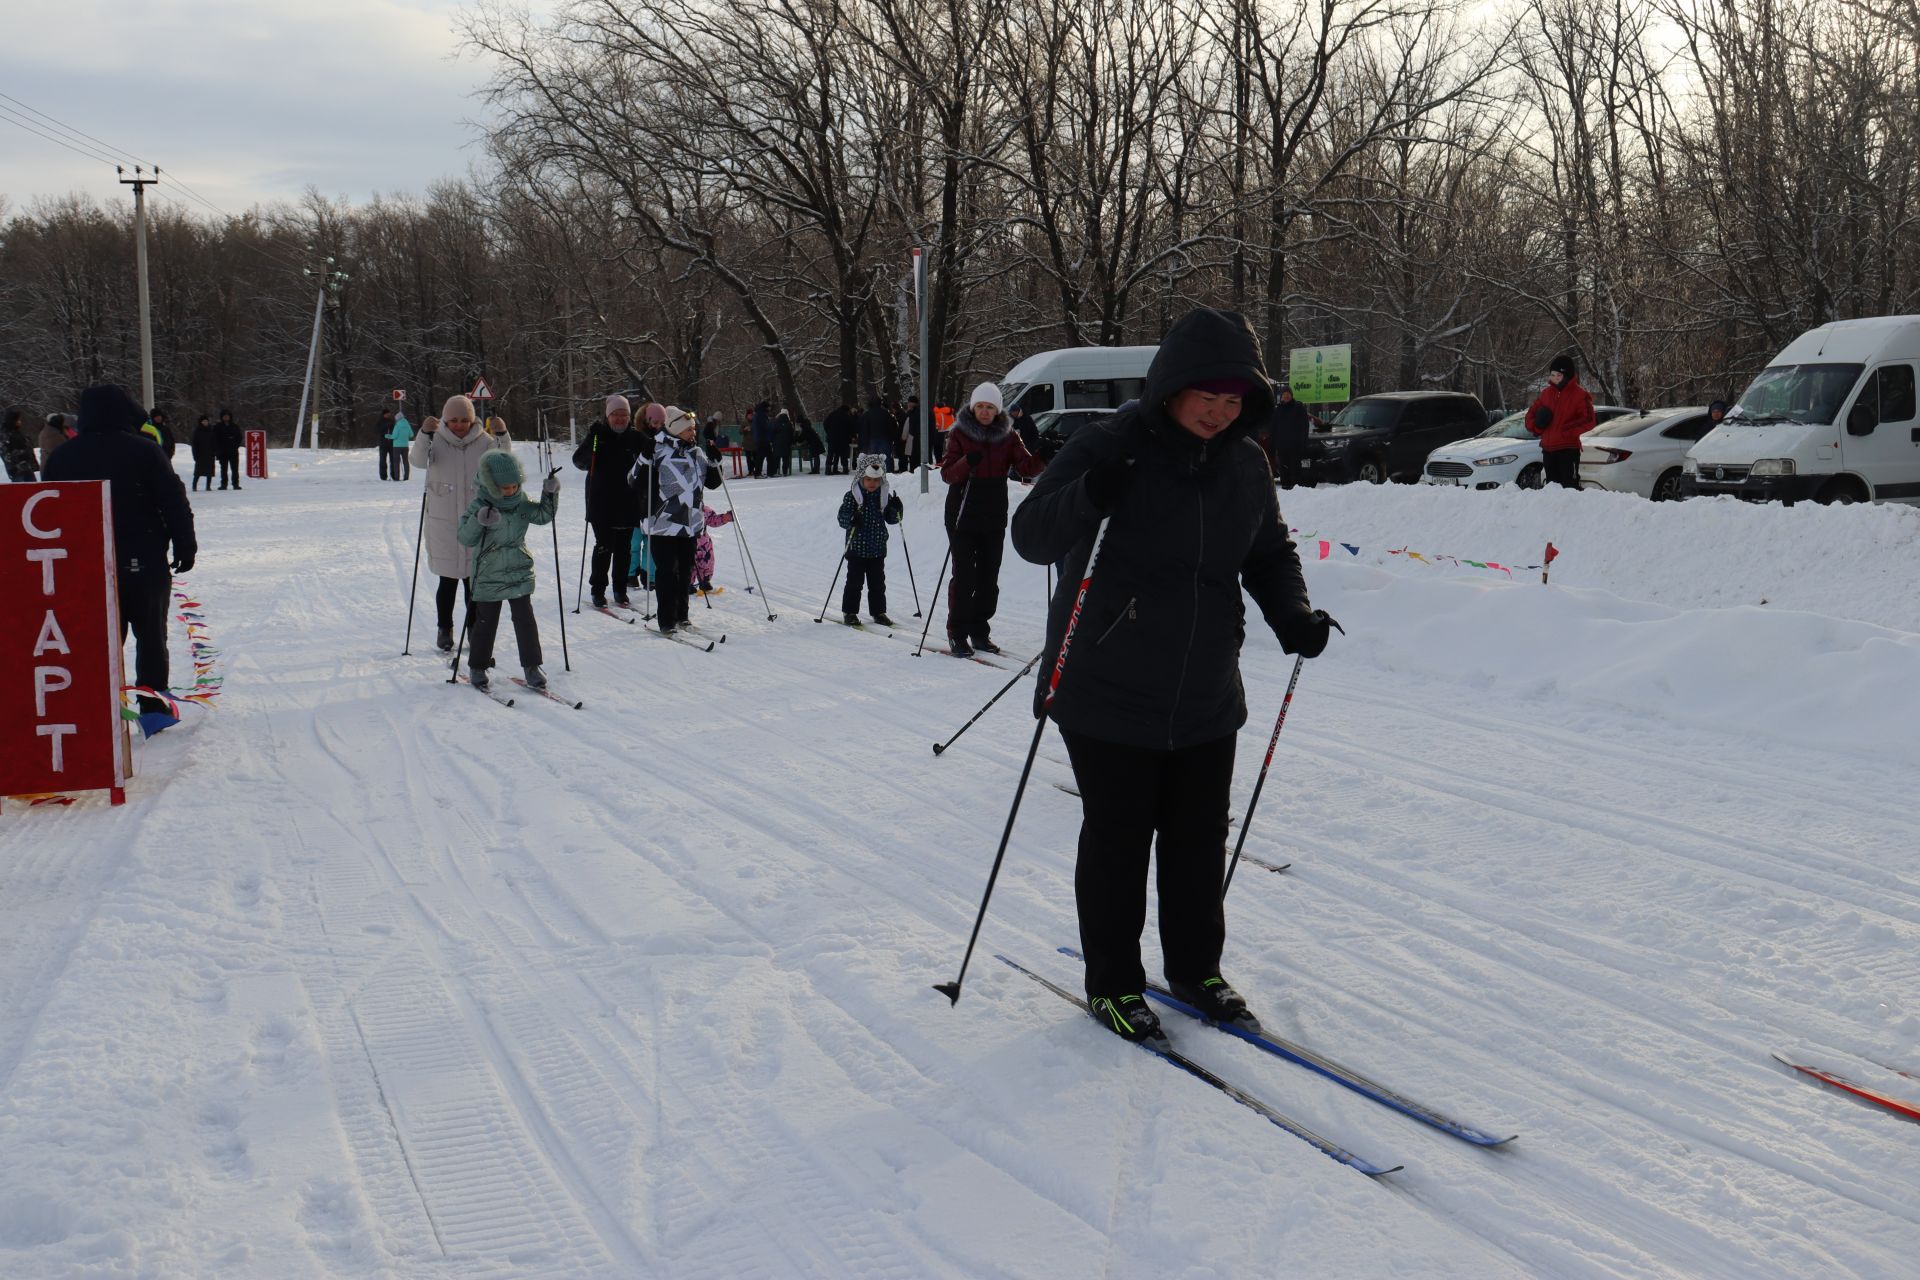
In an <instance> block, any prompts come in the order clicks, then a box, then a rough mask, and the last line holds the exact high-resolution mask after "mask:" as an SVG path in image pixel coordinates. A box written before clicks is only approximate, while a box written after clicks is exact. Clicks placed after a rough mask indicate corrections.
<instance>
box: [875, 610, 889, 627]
mask: <svg viewBox="0 0 1920 1280" xmlns="http://www.w3.org/2000/svg"><path fill="white" fill-rule="evenodd" d="M873 620H874V621H875V622H877V623H879V624H880V625H881V626H883V627H890V626H892V625H893V619H892V618H889V617H888V616H887V615H886V614H884V613H876V614H874V615H873Z"/></svg>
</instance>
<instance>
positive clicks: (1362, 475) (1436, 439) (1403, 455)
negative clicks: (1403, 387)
mask: <svg viewBox="0 0 1920 1280" xmlns="http://www.w3.org/2000/svg"><path fill="white" fill-rule="evenodd" d="M1486 425H1487V411H1486V410H1485V409H1483V408H1481V407H1480V401H1479V400H1477V399H1476V398H1474V397H1473V396H1470V395H1467V394H1465V393H1463V392H1459V391H1385V392H1381V393H1380V394H1378V395H1371V396H1361V397H1360V398H1359V399H1358V400H1355V401H1353V402H1352V403H1351V404H1349V405H1347V407H1346V408H1344V409H1342V410H1341V411H1340V412H1339V413H1338V414H1336V415H1334V419H1333V421H1332V422H1330V423H1328V424H1327V427H1326V429H1325V430H1324V431H1315V432H1314V433H1313V434H1312V435H1311V436H1310V437H1308V439H1307V452H1306V456H1305V457H1304V458H1303V459H1302V460H1301V462H1300V469H1301V474H1300V478H1301V479H1302V480H1304V481H1307V482H1308V483H1310V484H1319V483H1322V482H1327V483H1333V484H1344V483H1346V482H1347V481H1349V480H1365V481H1367V482H1368V483H1370V484H1380V483H1381V482H1382V481H1385V480H1389V479H1392V480H1403V481H1407V482H1409V483H1411V482H1413V481H1415V480H1418V479H1419V478H1420V468H1421V467H1423V466H1425V465H1426V462H1427V455H1428V454H1429V453H1431V452H1433V451H1434V450H1435V449H1437V448H1438V447H1440V446H1441V445H1443V444H1447V443H1448V442H1450V441H1453V440H1458V439H1460V438H1461V437H1463V436H1474V435H1479V434H1480V432H1481V431H1483V430H1485V429H1486Z"/></svg>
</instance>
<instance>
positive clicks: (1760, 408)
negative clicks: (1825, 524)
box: [1682, 316, 1920, 503]
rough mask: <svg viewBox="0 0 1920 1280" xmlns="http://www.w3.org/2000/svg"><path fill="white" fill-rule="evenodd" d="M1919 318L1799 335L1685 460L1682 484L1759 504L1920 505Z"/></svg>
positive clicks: (1853, 323)
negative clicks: (1775, 501) (1808, 500)
mask: <svg viewBox="0 0 1920 1280" xmlns="http://www.w3.org/2000/svg"><path fill="white" fill-rule="evenodd" d="M1916 366H1920V316H1875V317H1873V318H1872V319H1868V320H1839V321H1835V322H1834V323H1832V324H1823V325H1821V326H1820V327H1819V328H1817V329H1809V330H1808V331H1807V332H1806V333H1803V334H1801V335H1800V336H1799V337H1797V338H1795V339H1794V340H1793V341H1792V342H1790V343H1788V344H1787V345H1786V348H1785V349H1784V350H1782V351H1781V352H1780V354H1779V355H1777V356H1775V357H1774V358H1773V361H1772V363H1770V364H1769V365H1768V366H1767V367H1766V368H1764V369H1762V370H1761V371H1760V373H1759V375H1758V376H1757V377H1755V378H1754V380H1753V383H1752V385H1750V386H1749V387H1748V388H1747V389H1746V391H1745V392H1744V393H1743V394H1742V395H1741V397H1740V401H1739V403H1737V404H1735V405H1734V406H1733V408H1732V409H1729V410H1728V411H1727V416H1726V418H1725V419H1723V420H1722V421H1721V423H1720V425H1719V426H1718V427H1716V428H1714V430H1712V431H1710V432H1708V433H1707V434H1706V436H1705V437H1704V438H1702V439H1701V441H1700V443H1699V444H1696V445H1694V446H1693V448H1692V449H1691V450H1690V451H1689V452H1688V454H1687V470H1686V478H1685V480H1684V481H1683V482H1682V487H1683V488H1685V489H1689V490H1691V491H1693V492H1697V493H1704V494H1716V493H1727V494H1733V495H1734V496H1736V497H1741V498H1753V499H1756V500H1759V501H1768V500H1771V499H1779V500H1781V501H1784V502H1789V503H1791V502H1796V501H1799V500H1801V499H1803V498H1811V499H1813V500H1814V501H1815V502H1865V501H1868V500H1869V499H1871V500H1872V501H1875V502H1910V503H1911V502H1920V403H1916V397H1915V370H1916Z"/></svg>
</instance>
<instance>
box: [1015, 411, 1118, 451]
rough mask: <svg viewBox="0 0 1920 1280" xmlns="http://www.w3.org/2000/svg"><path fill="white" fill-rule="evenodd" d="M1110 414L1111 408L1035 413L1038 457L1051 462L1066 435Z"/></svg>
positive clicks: (1109, 416) (1111, 412)
mask: <svg viewBox="0 0 1920 1280" xmlns="http://www.w3.org/2000/svg"><path fill="white" fill-rule="evenodd" d="M1112 416H1113V410H1111V409H1054V410H1051V411H1049V412H1047V413H1040V414H1035V415H1034V419H1033V429H1034V430H1035V431H1037V432H1039V434H1040V457H1041V458H1042V459H1043V460H1045V461H1047V462H1052V461H1053V455H1054V454H1056V453H1058V452H1060V446H1062V445H1064V444H1065V443H1066V442H1067V437H1069V436H1071V435H1072V434H1073V433H1074V432H1075V431H1078V430H1079V429H1080V428H1081V427H1084V426H1086V425H1087V424H1088V423H1089V422H1098V421H1100V419H1102V418H1111V417H1112Z"/></svg>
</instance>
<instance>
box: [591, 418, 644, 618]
mask: <svg viewBox="0 0 1920 1280" xmlns="http://www.w3.org/2000/svg"><path fill="white" fill-rule="evenodd" d="M632 423H633V409H632V406H630V405H629V404H628V403H627V398H626V397H625V396H608V397H607V403H606V417H604V418H602V419H601V420H600V421H598V422H596V423H594V424H593V425H592V426H591V427H588V428H587V438H586V439H584V440H582V441H581V442H580V447H579V448H577V449H575V450H574V451H573V465H574V466H576V467H578V468H580V470H582V471H584V472H586V473H587V523H588V524H589V525H591V526H593V569H592V571H591V575H590V576H589V577H588V579H587V584H588V585H589V586H590V587H592V588H593V607H594V608H596V609H604V608H606V607H607V571H608V569H609V567H611V569H612V571H613V602H614V603H615V604H617V605H619V606H621V607H622V608H625V607H626V605H627V583H628V581H629V580H631V578H632V576H633V570H632V565H631V560H632V556H633V531H634V529H636V528H638V527H639V524H640V514H641V513H640V498H639V496H638V495H637V494H635V493H634V492H633V490H632V489H630V488H628V487H627V472H629V471H631V470H633V464H634V462H635V461H636V460H637V459H638V458H639V457H640V455H641V453H642V451H651V449H652V440H651V438H650V437H648V436H646V435H644V434H642V433H641V432H640V431H637V430H635V429H634V427H633V425H632Z"/></svg>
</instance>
